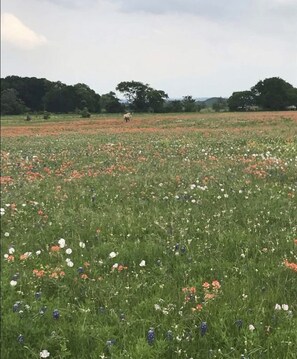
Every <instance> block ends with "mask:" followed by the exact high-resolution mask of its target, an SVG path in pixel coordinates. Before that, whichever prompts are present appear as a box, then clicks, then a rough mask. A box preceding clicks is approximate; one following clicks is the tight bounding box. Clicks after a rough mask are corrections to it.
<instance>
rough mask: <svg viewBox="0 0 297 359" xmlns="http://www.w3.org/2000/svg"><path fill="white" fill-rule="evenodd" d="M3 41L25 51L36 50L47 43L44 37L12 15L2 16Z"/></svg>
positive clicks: (4, 14) (5, 14)
mask: <svg viewBox="0 0 297 359" xmlns="http://www.w3.org/2000/svg"><path fill="white" fill-rule="evenodd" d="M1 40H2V41H3V42H6V43H9V44H10V45H13V46H14V47H17V48H20V49H25V50H31V49H34V48H35V47H37V46H40V45H43V44H45V43H46V42H47V39H46V38H45V37H44V36H43V35H39V34H37V33H36V32H34V31H33V30H31V29H30V28H29V27H28V26H26V25H25V24H23V23H22V21H21V20H20V19H18V18H17V17H16V16H15V15H13V14H11V13H3V14H1Z"/></svg>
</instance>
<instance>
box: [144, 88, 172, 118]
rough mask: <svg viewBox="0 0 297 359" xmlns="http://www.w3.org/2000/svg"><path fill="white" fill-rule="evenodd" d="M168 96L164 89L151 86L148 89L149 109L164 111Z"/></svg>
mask: <svg viewBox="0 0 297 359" xmlns="http://www.w3.org/2000/svg"><path fill="white" fill-rule="evenodd" d="M167 98H168V95H167V93H165V92H164V91H162V90H154V89H151V88H149V89H148V91H147V100H148V103H149V110H150V111H151V112H164V103H165V99H167Z"/></svg>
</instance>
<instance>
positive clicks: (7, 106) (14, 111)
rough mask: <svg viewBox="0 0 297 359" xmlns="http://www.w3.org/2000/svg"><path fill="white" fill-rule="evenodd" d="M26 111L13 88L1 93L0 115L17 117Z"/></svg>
mask: <svg viewBox="0 0 297 359" xmlns="http://www.w3.org/2000/svg"><path fill="white" fill-rule="evenodd" d="M27 110H28V108H27V107H26V106H25V104H24V102H23V101H22V100H21V99H20V98H19V96H18V92H17V91H16V90H15V89H13V88H8V89H6V90H3V91H1V115H19V114H21V113H24V112H26V111H27Z"/></svg>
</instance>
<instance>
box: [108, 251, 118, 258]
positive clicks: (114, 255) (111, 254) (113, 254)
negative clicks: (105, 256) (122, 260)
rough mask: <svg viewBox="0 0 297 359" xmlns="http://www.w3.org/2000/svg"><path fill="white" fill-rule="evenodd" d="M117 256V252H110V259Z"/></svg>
mask: <svg viewBox="0 0 297 359" xmlns="http://www.w3.org/2000/svg"><path fill="white" fill-rule="evenodd" d="M117 255H118V253H116V252H110V253H109V258H115V257H116V256H117Z"/></svg>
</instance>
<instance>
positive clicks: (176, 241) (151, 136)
mask: <svg viewBox="0 0 297 359" xmlns="http://www.w3.org/2000/svg"><path fill="white" fill-rule="evenodd" d="M296 191H297V112H296V111H295V112H274V113H273V112H259V113H237V114H233V113H217V114H215V113H213V114H212V113H209V114H172V115H169V114H166V115H165V114H164V115H154V114H150V115H137V114H135V115H134V118H133V120H132V121H131V122H129V123H124V122H123V120H122V117H121V116H120V115H119V116H98V117H95V116H93V117H91V118H90V119H86V120H82V119H79V118H75V117H70V116H68V117H58V116H57V117H56V118H55V117H54V118H51V119H49V120H47V121H44V120H42V119H41V118H40V119H38V118H33V120H32V121H31V122H30V123H29V122H28V123H27V122H25V121H24V120H23V118H21V117H15V118H3V119H1V213H0V214H1V358H2V359H6V358H9V359H18V358H22V359H26V358H28V359H29V358H30V359H34V358H50V359H51V358H56V359H58V358H61V359H62V358H86V359H99V358H113V359H128V358H131V359H156V358H157V359H158V358H159V359H163V358H164V359H167V358H168V359H169V358H173V359H175V358H182V359H190V358H193V359H197V358H230V359H233V358H234V359H235V358H238V359H239V358H240V359H248V358H249V359H254V358H257V359H258V358H265V359H268V358H272V359H285V358H288V359H291V358H292V359H294V358H296V352H297V326H296V325H297V319H296V312H297V302H296V298H297V251H296V250H297V192H296Z"/></svg>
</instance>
